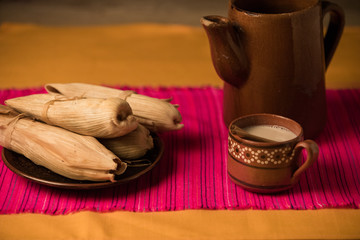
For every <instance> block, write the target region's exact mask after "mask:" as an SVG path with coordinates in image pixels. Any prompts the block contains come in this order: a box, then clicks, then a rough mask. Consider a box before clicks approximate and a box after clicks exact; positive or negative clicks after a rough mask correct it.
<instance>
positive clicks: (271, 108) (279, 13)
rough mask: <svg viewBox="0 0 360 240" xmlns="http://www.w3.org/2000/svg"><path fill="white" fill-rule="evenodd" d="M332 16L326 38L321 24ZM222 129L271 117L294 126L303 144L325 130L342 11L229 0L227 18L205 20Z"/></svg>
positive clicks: (275, 0) (278, 0)
mask: <svg viewBox="0 0 360 240" xmlns="http://www.w3.org/2000/svg"><path fill="white" fill-rule="evenodd" d="M327 13H329V14H330V23H329V25H328V27H327V31H326V34H325V37H324V34H323V18H324V15H325V14H327ZM201 23H202V25H203V27H204V29H205V31H206V33H207V36H208V39H209V44H210V50H211V57H212V61H213V65H214V67H215V70H216V72H217V74H218V75H219V76H220V78H221V79H223V80H224V113H223V114H224V121H225V123H226V125H227V126H229V124H230V122H231V121H232V120H234V119H235V118H237V117H239V116H244V115H248V114H253V113H272V114H278V115H282V116H286V117H289V118H291V119H294V120H295V121H297V122H299V123H300V124H301V125H302V127H303V128H304V132H305V136H306V137H310V138H313V137H316V136H317V135H318V134H319V133H320V132H321V131H322V130H323V127H324V125H325V123H326V99H325V80H324V79H325V76H324V75H325V70H326V68H327V67H328V66H329V63H330V60H331V58H332V56H333V54H334V52H335V50H336V47H337V45H338V42H339V40H340V37H341V35H342V31H343V27H344V13H343V10H342V9H341V8H340V7H339V6H338V5H336V4H334V3H331V2H328V1H319V0H307V1H304V0H287V1H284V0H271V1H269V0H231V1H230V6H229V12H228V17H227V18H226V17H221V16H206V17H203V18H202V19H201Z"/></svg>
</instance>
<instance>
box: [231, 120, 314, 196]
mask: <svg viewBox="0 0 360 240" xmlns="http://www.w3.org/2000/svg"><path fill="white" fill-rule="evenodd" d="M249 127H250V128H254V127H268V128H271V129H270V130H271V131H275V133H274V132H271V131H270V132H269V133H270V134H271V137H270V139H269V141H258V140H257V139H256V140H254V139H253V138H251V137H249V136H246V135H241V134H240V135H239V134H237V132H236V131H234V130H236V129H248V128H249ZM273 128H275V129H273ZM262 130H263V129H261V128H260V133H261V134H265V133H266V132H261V131H262ZM265 130H266V129H265ZM280 130H281V131H280ZM283 131H285V135H284V136H282V135H283ZM286 134H287V135H286ZM289 134H290V135H289ZM250 136H251V135H250ZM259 136H260V135H259ZM264 136H265V135H264ZM267 137H268V136H267ZM281 138H283V140H279V139H281ZM303 149H305V151H306V152H307V154H306V160H305V161H303V160H302V159H303V155H302V153H303V151H302V150H303ZM318 153H319V148H318V145H317V144H316V143H315V142H314V141H312V140H305V141H304V135H303V129H302V127H301V126H300V124H299V123H297V122H295V121H294V120H292V119H289V118H285V117H282V116H279V115H274V114H253V115H247V116H243V117H240V118H237V119H235V120H234V121H232V122H231V124H230V126H229V137H228V162H227V171H228V175H229V177H230V179H231V180H232V181H233V182H234V183H236V184H238V185H240V186H241V187H243V188H245V189H246V190H249V191H253V192H260V193H273V192H278V191H283V190H287V189H289V188H291V187H293V186H294V185H295V184H296V183H297V182H298V181H299V178H300V175H301V174H302V173H303V172H304V171H305V170H306V169H307V168H309V167H310V166H311V165H312V164H313V163H314V162H315V161H316V160H317V158H318Z"/></svg>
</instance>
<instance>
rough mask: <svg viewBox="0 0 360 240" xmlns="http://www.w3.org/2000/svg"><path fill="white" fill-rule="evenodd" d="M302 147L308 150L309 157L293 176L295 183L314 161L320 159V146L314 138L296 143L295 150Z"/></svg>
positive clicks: (292, 179)
mask: <svg viewBox="0 0 360 240" xmlns="http://www.w3.org/2000/svg"><path fill="white" fill-rule="evenodd" d="M301 148H304V149H305V150H306V151H307V158H306V160H305V162H304V163H303V164H302V165H301V166H300V167H299V168H298V169H297V170H296V171H295V172H294V174H293V175H292V177H291V183H292V184H293V183H295V182H296V181H297V180H298V178H299V177H300V174H301V173H303V172H304V171H305V170H306V169H308V168H309V167H310V166H311V165H313V163H314V162H315V161H316V160H317V159H318V155H319V147H318V145H317V144H316V142H314V141H313V140H305V141H303V142H299V143H298V144H296V146H295V148H294V151H299V150H301Z"/></svg>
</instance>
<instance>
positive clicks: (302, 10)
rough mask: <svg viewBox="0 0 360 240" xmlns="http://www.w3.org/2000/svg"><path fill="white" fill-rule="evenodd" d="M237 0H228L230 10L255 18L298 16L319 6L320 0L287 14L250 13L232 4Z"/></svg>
mask: <svg viewBox="0 0 360 240" xmlns="http://www.w3.org/2000/svg"><path fill="white" fill-rule="evenodd" d="M235 1H237V0H230V8H235V9H236V10H237V11H239V12H243V13H245V14H248V15H255V16H257V15H258V16H285V15H293V14H300V13H302V12H305V11H307V10H309V9H312V8H314V7H316V6H319V5H320V4H321V0H316V2H315V3H313V4H310V5H309V6H307V7H305V8H301V9H298V10H295V11H289V12H281V13H264V12H255V11H250V10H246V9H243V8H239V7H237V6H236V5H235V4H234V3H235Z"/></svg>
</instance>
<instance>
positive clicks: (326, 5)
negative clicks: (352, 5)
mask: <svg viewBox="0 0 360 240" xmlns="http://www.w3.org/2000/svg"><path fill="white" fill-rule="evenodd" d="M321 8H322V15H323V19H324V16H325V15H326V14H327V13H329V14H330V22H329V26H328V28H327V30H326V34H325V38H324V50H325V69H327V68H328V66H329V63H330V61H331V59H332V57H333V56H334V53H335V50H336V47H337V45H338V44H339V41H340V37H341V35H342V32H343V30H344V25H345V13H344V10H343V9H342V8H341V7H340V6H339V5H337V4H335V3H332V2H328V1H321Z"/></svg>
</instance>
